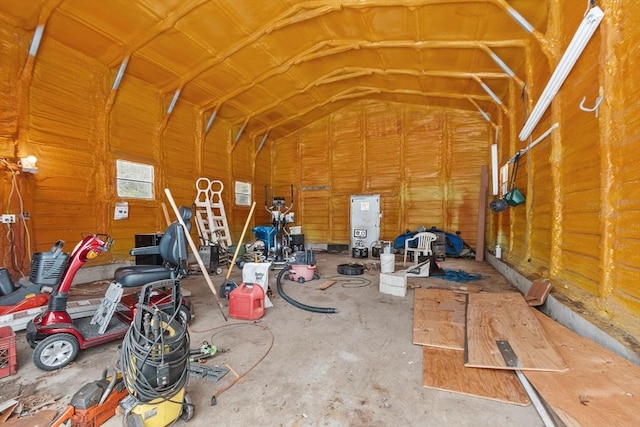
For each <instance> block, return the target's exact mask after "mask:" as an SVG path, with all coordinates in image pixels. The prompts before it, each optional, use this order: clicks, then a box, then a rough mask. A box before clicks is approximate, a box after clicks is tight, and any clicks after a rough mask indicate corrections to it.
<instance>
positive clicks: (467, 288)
mask: <svg viewBox="0 0 640 427" xmlns="http://www.w3.org/2000/svg"><path fill="white" fill-rule="evenodd" d="M425 289H448V290H450V291H453V292H458V293H461V294H468V293H470V292H473V293H478V292H480V291H482V286H480V285H449V284H447V285H438V286H435V285H429V286H427V287H426V288H425Z"/></svg>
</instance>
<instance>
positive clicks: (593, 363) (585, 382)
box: [525, 310, 640, 427]
mask: <svg viewBox="0 0 640 427" xmlns="http://www.w3.org/2000/svg"><path fill="white" fill-rule="evenodd" d="M535 316H536V318H537V319H538V321H539V322H540V324H541V325H542V328H543V329H544V330H545V332H546V333H547V335H548V336H549V338H550V339H551V340H552V341H553V342H554V343H555V344H556V348H557V349H558V352H559V353H560V355H561V356H562V357H563V358H564V360H566V362H567V365H568V366H569V370H568V371H566V372H533V371H528V372H525V375H526V377H527V379H528V380H529V381H530V382H531V384H532V385H533V386H534V387H535V388H536V389H537V390H538V392H539V393H540V394H541V395H542V396H543V397H544V399H545V400H546V401H547V403H548V404H549V405H551V407H553V409H554V410H555V412H556V413H557V414H558V416H559V417H560V418H561V419H562V421H563V422H564V423H565V424H567V426H583V427H589V426H593V427H599V426H620V427H622V426H632V425H635V426H640V367H639V366H637V365H634V364H633V363H631V362H629V361H628V360H626V359H623V358H622V357H620V356H618V355H617V354H615V353H613V352H611V351H609V350H607V349H606V348H604V347H602V346H600V345H598V344H596V343H595V342H593V341H591V340H590V339H588V338H584V337H581V336H579V335H577V334H575V333H573V332H572V331H570V330H569V329H567V328H565V327H564V326H562V325H561V324H559V323H558V322H556V321H554V320H553V319H551V318H549V317H547V316H545V315H544V314H543V313H540V312H538V311H537V310H536V311H535Z"/></svg>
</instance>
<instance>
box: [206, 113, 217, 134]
mask: <svg viewBox="0 0 640 427" xmlns="http://www.w3.org/2000/svg"><path fill="white" fill-rule="evenodd" d="M217 115H218V109H217V108H216V109H215V110H213V113H211V117H209V122H208V123H207V128H206V129H205V132H209V129H211V125H213V121H214V120H215V119H216V116H217Z"/></svg>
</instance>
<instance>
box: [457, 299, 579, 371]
mask: <svg viewBox="0 0 640 427" xmlns="http://www.w3.org/2000/svg"><path fill="white" fill-rule="evenodd" d="M468 298H469V302H468V306H467V325H466V326H467V327H466V333H467V335H466V336H467V343H466V346H467V353H466V360H465V366H472V367H476V368H497V369H513V368H511V367H508V366H507V364H506V362H505V360H504V358H503V356H502V353H500V350H499V349H498V346H497V345H496V341H497V340H500V341H508V342H509V344H510V345H511V348H512V349H513V351H514V352H515V354H516V356H517V358H518V362H519V365H518V369H521V370H542V371H564V370H566V369H567V365H566V363H565V362H564V360H563V359H562V357H561V356H560V355H559V354H558V352H557V351H556V349H555V347H554V345H553V344H552V342H551V341H550V340H549V339H548V338H547V335H546V333H545V332H544V329H542V326H540V322H538V320H537V319H536V317H535V315H534V314H533V309H532V308H530V307H529V305H528V304H527V303H526V301H525V300H524V298H523V297H522V295H521V294H520V293H518V292H508V293H493V294H469V295H468Z"/></svg>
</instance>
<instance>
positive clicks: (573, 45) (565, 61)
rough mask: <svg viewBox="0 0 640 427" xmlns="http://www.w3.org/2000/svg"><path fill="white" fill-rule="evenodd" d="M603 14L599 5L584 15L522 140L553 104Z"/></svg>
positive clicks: (525, 126)
mask: <svg viewBox="0 0 640 427" xmlns="http://www.w3.org/2000/svg"><path fill="white" fill-rule="evenodd" d="M603 16H604V12H603V11H602V9H600V8H599V7H598V6H595V7H592V8H591V9H590V10H589V12H588V13H587V14H586V15H585V16H584V19H583V20H582V22H581V23H580V26H579V27H578V30H577V31H576V33H575V35H574V36H573V39H571V42H570V43H569V46H568V47H567V50H566V51H565V52H564V55H562V58H561V59H560V62H559V63H558V66H557V67H556V69H555V71H554V72H553V74H552V75H551V78H550V79H549V82H548V83H547V86H546V87H545V88H544V90H543V91H542V95H540V99H538V102H537V103H536V105H535V107H533V110H532V111H531V114H530V115H529V117H528V118H527V122H526V123H525V124H524V127H523V128H522V131H520V135H519V138H520V141H524V140H525V139H527V138H529V136H530V135H531V132H533V129H534V128H535V127H536V125H537V124H538V122H539V121H540V118H541V117H542V115H543V114H544V112H545V111H546V110H547V107H549V104H551V101H552V100H553V98H554V97H555V96H556V94H557V93H558V90H560V86H562V84H563V83H564V81H565V79H566V78H567V75H569V72H570V71H571V69H572V68H573V66H574V65H575V63H576V61H577V60H578V58H579V57H580V55H581V54H582V51H583V50H584V48H585V46H586V45H587V43H588V42H589V40H591V37H592V36H593V33H594V32H595V31H596V29H597V28H598V25H600V21H602V17H603Z"/></svg>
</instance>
